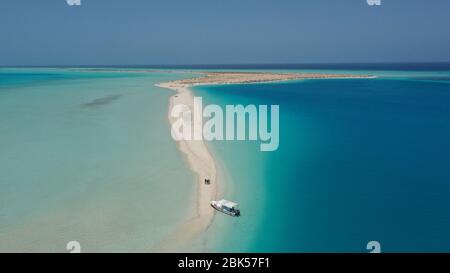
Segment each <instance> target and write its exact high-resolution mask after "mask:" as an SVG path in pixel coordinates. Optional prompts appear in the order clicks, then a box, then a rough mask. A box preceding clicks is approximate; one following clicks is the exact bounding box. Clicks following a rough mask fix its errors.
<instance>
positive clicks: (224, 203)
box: [211, 199, 241, 216]
mask: <svg viewBox="0 0 450 273" xmlns="http://www.w3.org/2000/svg"><path fill="white" fill-rule="evenodd" d="M211 206H212V207H213V208H215V209H216V210H218V211H220V212H223V213H225V214H227V215H230V216H240V215H241V211H240V210H239V209H238V204H237V203H234V202H231V201H228V200H225V199H222V200H219V201H211Z"/></svg>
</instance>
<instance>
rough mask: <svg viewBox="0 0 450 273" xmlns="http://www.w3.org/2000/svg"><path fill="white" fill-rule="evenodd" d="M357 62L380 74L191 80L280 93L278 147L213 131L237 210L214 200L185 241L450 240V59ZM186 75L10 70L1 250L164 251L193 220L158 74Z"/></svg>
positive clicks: (213, 90) (243, 246) (229, 90)
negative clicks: (206, 223) (381, 66)
mask: <svg viewBox="0 0 450 273" xmlns="http://www.w3.org/2000/svg"><path fill="white" fill-rule="evenodd" d="M119 70H120V69H119ZM289 71H291V72H294V71H295V72H298V71H300V72H306V71H304V70H289ZM309 72H311V71H309ZM312 72H333V73H336V72H338V71H335V70H332V71H325V70H321V71H317V70H314V71H312ZM341 72H348V71H341ZM350 73H360V74H376V75H379V76H381V77H380V78H378V79H359V80H305V81H294V82H285V83H266V84H247V85H224V86H203V87H196V88H195V90H194V93H195V94H196V95H200V96H202V97H203V99H204V103H205V104H207V103H215V104H219V105H225V104H244V105H246V104H279V105H280V147H279V149H278V150H277V151H275V152H268V153H267V152H266V153H263V152H260V151H259V143H258V142H239V141H231V142H225V141H222V142H213V143H209V146H210V147H211V149H212V151H213V153H214V154H215V155H216V157H217V159H218V161H219V168H220V176H221V177H222V179H223V180H224V181H225V183H224V184H223V185H221V187H222V188H221V192H222V195H223V197H224V198H227V199H231V200H235V201H238V202H239V203H240V205H241V210H242V217H240V218H231V217H228V216H226V215H222V214H216V217H215V220H214V222H213V224H212V226H211V227H210V228H209V229H208V231H207V233H206V234H205V235H204V236H201V238H199V239H200V240H198V241H196V242H194V243H193V245H189V246H185V247H184V248H183V249H187V250H194V251H198V250H201V251H203V250H206V251H215V252H216V251H227V252H229V251H233V252H235V251H239V252H244V251H255V252H263V251H269V252H329V251H331V252H366V244H367V242H369V241H372V240H376V241H379V242H380V243H381V247H382V251H386V252H399V251H407V252H422V251H425V252H434V251H445V252H449V251H450V234H449V233H448V230H449V229H450V213H449V211H450V202H449V201H448V200H450V169H449V168H448V166H450V157H449V154H450V142H449V141H448V139H450V81H449V79H450V77H449V75H450V73H449V72H446V71H428V72H421V71H376V72H372V71H362V70H361V71H351V72H350ZM190 76H192V75H191V74H188V73H181V72H180V73H169V72H163V71H154V72H153V73H137V72H136V73H131V72H128V73H127V72H123V71H114V70H110V71H95V69H91V70H83V71H81V70H73V69H72V70H70V69H0V151H1V153H0V188H1V191H0V252H1V251H57V252H64V251H66V250H65V247H66V244H67V242H68V241H72V240H76V241H79V242H80V243H81V246H82V251H85V252H89V251H108V252H111V251H154V250H155V246H156V245H157V244H158V243H159V242H160V240H161V239H162V238H165V237H166V236H167V235H168V234H170V232H171V231H173V230H174V229H175V228H176V226H177V225H178V224H179V223H181V222H183V221H186V220H187V219H189V217H190V216H192V213H193V212H195V208H194V207H193V204H194V202H193V201H194V200H193V197H194V196H195V195H194V194H195V179H194V177H193V175H192V174H191V172H190V170H189V169H188V167H187V164H186V162H184V160H183V158H182V156H181V155H180V153H179V152H178V151H177V149H176V145H175V143H174V142H173V140H172V139H171V137H170V128H169V126H168V122H167V107H168V105H167V104H168V99H169V96H170V95H172V94H173V93H171V92H170V91H169V90H166V89H161V88H157V87H154V84H155V83H159V82H165V81H169V80H174V79H180V78H185V77H190ZM180 204H184V205H182V206H180ZM230 234H231V235H233V236H230Z"/></svg>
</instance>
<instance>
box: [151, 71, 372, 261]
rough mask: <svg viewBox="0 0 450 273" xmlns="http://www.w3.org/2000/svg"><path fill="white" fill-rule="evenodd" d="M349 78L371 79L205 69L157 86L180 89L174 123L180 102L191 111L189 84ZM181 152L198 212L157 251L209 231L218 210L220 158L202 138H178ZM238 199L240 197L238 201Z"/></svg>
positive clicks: (171, 103)
mask: <svg viewBox="0 0 450 273" xmlns="http://www.w3.org/2000/svg"><path fill="white" fill-rule="evenodd" d="M325 78H329V79H347V78H371V76H367V75H345V74H304V73H253V72H204V73H203V72H202V74H201V76H200V77H196V78H190V79H183V80H177V81H172V82H166V83H160V84H157V86H159V87H162V88H168V89H171V90H174V91H176V92H177V94H175V95H173V96H172V97H170V101H169V109H168V119H169V123H170V125H172V124H173V123H174V122H175V121H176V119H174V118H172V117H171V115H170V113H171V111H172V108H173V107H174V106H175V105H178V104H184V105H186V106H188V107H189V108H190V110H191V111H192V109H193V103H194V96H193V95H192V93H191V92H190V90H189V87H190V86H197V85H212V84H241V83H257V82H275V81H286V80H298V79H325ZM177 147H178V149H179V151H180V152H181V153H182V154H183V155H184V157H185V158H186V161H187V163H188V165H189V167H190V169H191V170H192V171H193V172H194V174H195V175H196V177H197V196H196V197H195V200H196V210H197V211H196V212H195V214H194V216H193V217H192V218H191V219H190V220H189V221H187V222H186V223H183V224H182V225H181V226H180V227H178V228H177V229H176V231H175V232H173V233H172V234H171V235H170V236H168V237H167V238H165V239H164V240H163V241H162V242H161V244H160V245H158V246H157V247H156V250H155V251H162V252H168V251H176V250H178V249H179V248H180V247H183V246H185V245H186V243H187V242H189V240H191V239H193V238H195V237H196V236H197V235H199V234H201V233H202V232H204V231H206V230H207V229H208V228H209V226H210V225H211V223H212V221H213V218H214V214H215V210H214V209H213V208H212V207H211V206H210V202H211V201H212V200H217V199H221V198H222V196H218V187H219V184H220V183H223V181H218V175H217V165H216V164H217V161H216V160H215V159H214V156H213V155H212V154H211V152H210V151H209V149H208V147H207V145H206V143H205V142H204V141H202V140H180V141H177ZM205 179H210V180H211V184H210V185H205V183H204V181H205ZM236 201H238V200H236Z"/></svg>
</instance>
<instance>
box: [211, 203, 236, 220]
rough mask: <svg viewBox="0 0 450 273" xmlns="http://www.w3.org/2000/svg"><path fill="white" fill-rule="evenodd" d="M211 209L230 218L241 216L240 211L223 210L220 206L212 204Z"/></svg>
mask: <svg viewBox="0 0 450 273" xmlns="http://www.w3.org/2000/svg"><path fill="white" fill-rule="evenodd" d="M211 207H213V208H214V209H215V210H217V211H220V212H222V213H225V214H226V215H229V216H233V217H238V216H240V215H241V214H240V212H239V211H237V212H231V211H228V210H225V209H222V208H221V207H218V206H216V205H215V204H211Z"/></svg>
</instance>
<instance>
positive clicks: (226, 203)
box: [217, 199, 239, 208]
mask: <svg viewBox="0 0 450 273" xmlns="http://www.w3.org/2000/svg"><path fill="white" fill-rule="evenodd" d="M217 203H219V204H220V205H222V206H224V207H228V208H235V207H237V206H238V205H239V204H237V203H233V202H231V201H228V200H225V199H222V200H220V201H217Z"/></svg>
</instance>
